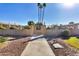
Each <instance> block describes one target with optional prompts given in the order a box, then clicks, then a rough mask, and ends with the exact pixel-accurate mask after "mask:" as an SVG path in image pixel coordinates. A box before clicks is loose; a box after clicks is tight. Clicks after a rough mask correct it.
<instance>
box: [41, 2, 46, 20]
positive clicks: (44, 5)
mask: <svg viewBox="0 0 79 59" xmlns="http://www.w3.org/2000/svg"><path fill="white" fill-rule="evenodd" d="M45 7H46V3H43V15H42V21H43V19H44V12H45Z"/></svg>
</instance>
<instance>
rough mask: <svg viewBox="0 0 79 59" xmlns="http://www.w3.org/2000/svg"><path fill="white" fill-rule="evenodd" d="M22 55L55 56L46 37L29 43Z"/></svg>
mask: <svg viewBox="0 0 79 59" xmlns="http://www.w3.org/2000/svg"><path fill="white" fill-rule="evenodd" d="M21 56H55V54H54V53H53V51H52V50H51V48H50V46H49V44H48V42H47V41H46V39H45V38H40V39H37V40H34V41H31V42H29V43H28V45H27V46H26V48H25V49H24V51H23V52H22V54H21Z"/></svg>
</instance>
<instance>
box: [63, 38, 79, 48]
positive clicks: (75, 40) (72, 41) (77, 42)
mask: <svg viewBox="0 0 79 59" xmlns="http://www.w3.org/2000/svg"><path fill="white" fill-rule="evenodd" d="M64 41H65V42H66V43H68V44H69V45H71V46H73V47H75V48H79V39H78V38H77V37H70V38H69V39H67V40H64Z"/></svg>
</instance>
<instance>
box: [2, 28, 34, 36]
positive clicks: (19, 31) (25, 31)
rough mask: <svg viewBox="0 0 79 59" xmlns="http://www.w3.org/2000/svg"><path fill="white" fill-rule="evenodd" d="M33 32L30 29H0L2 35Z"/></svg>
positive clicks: (29, 33)
mask: <svg viewBox="0 0 79 59" xmlns="http://www.w3.org/2000/svg"><path fill="white" fill-rule="evenodd" d="M31 34H32V33H31V31H30V30H15V29H5V30H2V29H0V35H11V36H27V35H31Z"/></svg>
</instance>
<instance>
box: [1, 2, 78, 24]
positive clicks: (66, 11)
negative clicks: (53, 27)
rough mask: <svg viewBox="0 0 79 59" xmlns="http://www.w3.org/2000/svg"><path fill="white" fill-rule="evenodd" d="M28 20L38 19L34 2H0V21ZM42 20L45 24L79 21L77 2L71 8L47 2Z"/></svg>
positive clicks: (24, 22) (22, 21) (25, 21)
mask: <svg viewBox="0 0 79 59" xmlns="http://www.w3.org/2000/svg"><path fill="white" fill-rule="evenodd" d="M29 20H33V21H34V22H37V21H38V8H37V4H34V3H14V4H12V3H0V22H3V23H17V24H22V25H26V24H27V22H28V21H29ZM44 21H45V22H46V24H47V25H48V24H49V25H50V24H67V23H68V22H70V21H73V22H76V23H78V22H79V4H75V5H74V6H72V7H71V8H67V7H66V6H64V5H62V4H59V3H52V4H47V6H46V9H45V17H44Z"/></svg>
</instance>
